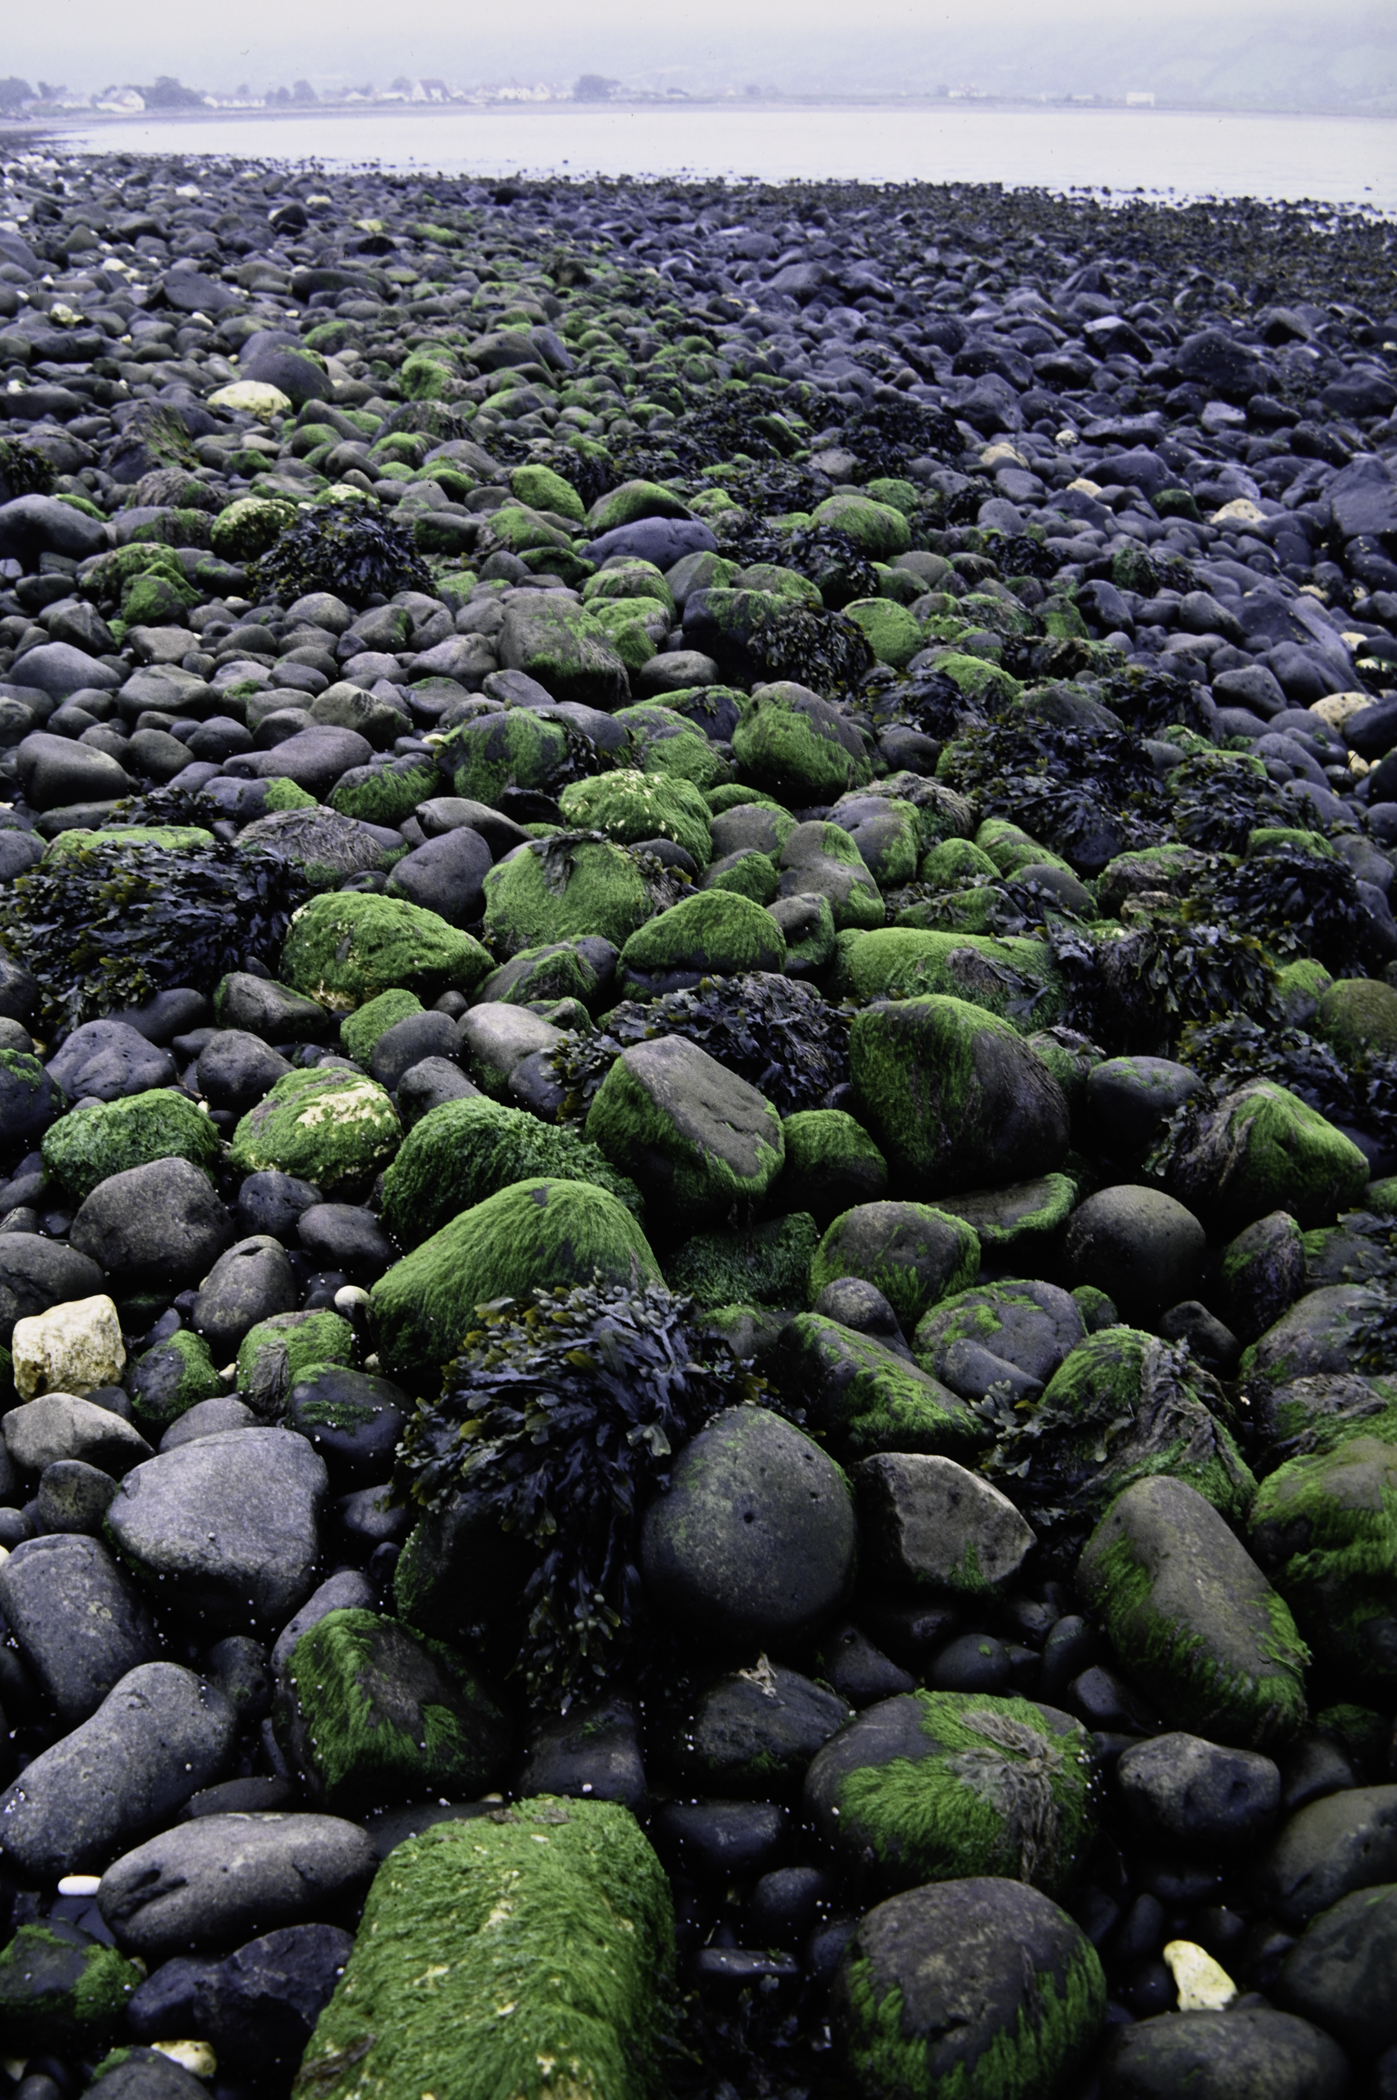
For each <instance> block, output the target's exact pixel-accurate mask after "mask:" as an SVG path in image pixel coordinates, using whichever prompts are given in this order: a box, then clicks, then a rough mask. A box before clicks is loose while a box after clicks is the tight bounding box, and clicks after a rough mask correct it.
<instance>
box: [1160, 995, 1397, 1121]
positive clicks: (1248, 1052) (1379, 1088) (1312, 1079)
mask: <svg viewBox="0 0 1397 2100" xmlns="http://www.w3.org/2000/svg"><path fill="white" fill-rule="evenodd" d="M1179 1053H1180V1056H1181V1057H1182V1058H1183V1060H1184V1062H1185V1063H1186V1064H1188V1065H1189V1067H1190V1068H1191V1069H1192V1070H1193V1071H1195V1072H1197V1073H1198V1075H1199V1076H1200V1078H1202V1079H1205V1080H1207V1081H1208V1083H1209V1085H1210V1086H1212V1087H1214V1088H1215V1089H1216V1091H1217V1092H1218V1093H1219V1094H1228V1093H1231V1092H1232V1091H1233V1090H1234V1089H1235V1088H1237V1087H1240V1086H1245V1085H1248V1084H1250V1083H1251V1081H1253V1080H1257V1079H1270V1080H1273V1081H1274V1082H1275V1084H1276V1085H1277V1086H1283V1087H1284V1088H1285V1089H1286V1091H1287V1092H1288V1093H1291V1094H1294V1095H1295V1097H1296V1099H1297V1100H1298V1101H1303V1102H1304V1103H1305V1106H1306V1107H1307V1108H1312V1109H1314V1110H1315V1111H1316V1112H1317V1113H1318V1114H1319V1115H1321V1116H1323V1117H1324V1118H1325V1120H1326V1121H1327V1122H1330V1123H1334V1124H1336V1125H1337V1126H1338V1127H1339V1128H1340V1129H1344V1130H1360V1131H1362V1132H1363V1134H1364V1135H1365V1136H1366V1137H1369V1138H1371V1139H1372V1140H1373V1142H1374V1143H1375V1144H1379V1145H1381V1146H1382V1148H1383V1150H1384V1151H1397V1057H1381V1056H1378V1055H1376V1054H1375V1053H1374V1052H1373V1051H1371V1050H1359V1051H1355V1052H1353V1053H1352V1054H1350V1055H1341V1054H1340V1053H1339V1051H1337V1050H1336V1049H1335V1048H1334V1047H1333V1046H1332V1045H1331V1044H1329V1043H1324V1042H1321V1041H1319V1039H1318V1038H1317V1037H1315V1036H1312V1035H1308V1034H1306V1032H1305V1030H1304V1029H1303V1028H1276V1027H1272V1026H1266V1027H1263V1026H1261V1025H1260V1024H1259V1023H1258V1022H1256V1021H1253V1020H1250V1019H1248V1018H1247V1016H1246V1015H1245V1014H1232V1015H1230V1016H1229V1017H1228V1018H1227V1019H1225V1020H1217V1021H1214V1022H1212V1023H1211V1024H1210V1025H1208V1026H1195V1027H1191V1028H1186V1029H1185V1031H1184V1033H1183V1037H1182V1039H1181V1042H1180V1045H1179Z"/></svg>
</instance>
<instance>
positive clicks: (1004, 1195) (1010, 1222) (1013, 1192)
mask: <svg viewBox="0 0 1397 2100" xmlns="http://www.w3.org/2000/svg"><path fill="white" fill-rule="evenodd" d="M1050 1069H1051V1068H1050ZM1056 1076H1057V1075H1056V1073H1054V1077H1056ZM1060 1083H1061V1082H1059V1084H1060ZM1065 1091H1066V1089H1064V1092H1065ZM1076 1201H1077V1184H1076V1182H1075V1181H1074V1180H1073V1179H1072V1177H1071V1176H1070V1175H1069V1174H1036V1175H1034V1177H1033V1179H1032V1180H1031V1181H1012V1182H1009V1183H1008V1184H1007V1185H1006V1186H1005V1187H1004V1188H998V1189H960V1190H958V1191H957V1192H956V1194H955V1195H954V1196H943V1197H941V1198H940V1206H941V1208H942V1210H945V1211H949V1212H950V1214H951V1216H952V1217H953V1218H964V1220H965V1222H966V1224H967V1225H973V1226H974V1228H975V1230H976V1232H977V1233H978V1234H979V1238H980V1245H981V1247H982V1248H993V1250H994V1252H995V1253H996V1254H997V1255H999V1254H1003V1253H1004V1252H1005V1251H1006V1250H1007V1249H1008V1248H1010V1247H1017V1248H1018V1249H1019V1253H1018V1254H1016V1256H1015V1257H1014V1258H1015V1260H1016V1261H1019V1262H1022V1263H1023V1264H1024V1265H1025V1266H1027V1265H1028V1263H1029V1262H1030V1261H1031V1260H1032V1259H1033V1258H1034V1257H1035V1256H1037V1257H1038V1258H1040V1259H1042V1260H1045V1261H1046V1260H1049V1259H1051V1256H1052V1253H1053V1251H1054V1244H1055V1242H1056V1240H1057V1237H1058V1235H1059V1234H1060V1232H1061V1230H1062V1227H1063V1226H1064V1225H1065V1224H1066V1223H1067V1220H1068V1218H1069V1217H1070V1216H1071V1214H1072V1208H1073V1205H1074V1204H1075V1203H1076Z"/></svg>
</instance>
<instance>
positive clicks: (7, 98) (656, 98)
mask: <svg viewBox="0 0 1397 2100" xmlns="http://www.w3.org/2000/svg"><path fill="white" fill-rule="evenodd" d="M787 99H791V98H788V97H786V96H783V95H781V94H780V92H779V91H778V90H777V89H776V88H774V87H769V86H761V85H758V84H755V83H752V84H747V85H742V86H728V87H720V88H716V89H710V90H705V91H704V92H703V93H702V94H696V93H691V91H690V90H689V89H687V88H682V87H674V86H655V85H637V84H635V83H633V82H629V81H626V82H623V81H619V80H611V79H608V78H607V77H606V76H605V75H603V74H600V73H584V74H582V75H581V77H580V78H579V79H577V80H574V81H570V82H568V81H557V80H533V81H520V80H505V81H492V82H485V83H480V82H476V83H472V84H470V85H463V84H462V83H460V82H458V81H452V80H442V79H437V78H423V79H420V80H409V79H408V78H407V77H406V75H400V76H399V77H398V78H397V79H396V80H394V81H392V82H390V84H389V85H388V86H387V87H382V88H381V87H376V86H374V84H373V83H372V82H371V81H366V82H364V83H362V84H361V85H358V86H354V85H350V84H348V83H345V82H338V81H333V80H332V81H329V82H322V83H321V84H320V85H318V86H317V85H315V84H313V83H312V82H311V81H309V80H297V81H294V82H293V83H292V84H291V86H290V87H286V86H281V87H269V88H253V87H250V86H248V85H247V84H246V83H244V84H243V85H242V86H240V87H235V88H232V89H231V90H227V91H220V90H215V89H208V90H205V89H202V88H193V87H186V86H185V84H184V83H183V81H181V80H177V79H175V78H173V77H172V76H171V75H169V74H163V75H161V77H160V78H159V79H157V80H155V81H153V82H151V83H150V85H148V86H133V85H131V84H130V83H127V84H125V85H122V86H110V87H105V88H102V89H100V90H99V91H98V92H96V93H92V94H88V93H82V92H79V91H77V90H74V89H70V88H67V87H63V86H55V85H54V84H52V83H51V82H49V81H46V80H40V81H37V82H35V83H33V84H31V83H30V82H29V81H27V80H21V79H19V78H18V77H16V76H11V77H10V78H9V79H0V116H8V117H25V118H36V117H58V116H73V115H78V114H83V113H90V114H95V115H101V116H111V117H132V116H139V115H141V114H142V112H144V111H146V110H151V111H155V112H158V113H159V114H161V115H179V114H181V113H188V114H190V115H196V114H199V113H210V114H215V113H218V114H228V113H233V112H236V111H248V112H253V111H256V112H261V113H264V114H265V113H266V112H267V111H277V110H288V111H290V110H305V109H311V108H315V109H325V110H354V109H385V108H394V107H398V108H404V107H407V108H418V109H422V108H429V107H431V106H433V105H438V106H440V105H444V104H448V103H450V104H457V105H466V106H471V107H475V108H484V107H489V106H490V105H493V104H509V103H521V102H522V103H549V102H574V103H582V104H595V103H602V102H609V101H613V100H615V101H623V102H625V103H627V104H634V103H643V102H651V103H675V102H689V101H704V102H714V101H733V102H741V101H753V100H760V101H783V100H787ZM795 99H802V98H795ZM820 99H821V100H827V99H829V98H827V97H821V98H820ZM839 99H841V100H842V99H877V100H879V101H883V100H886V99H887V98H886V96H881V95H880V96H878V97H876V98H854V97H840V98H839ZM908 99H914V100H918V101H949V102H984V101H990V100H997V99H999V98H998V97H996V96H995V95H994V94H993V93H992V91H990V90H987V89H983V88H979V87H976V86H975V85H973V84H971V83H968V82H967V83H962V84H960V85H957V86H949V85H948V86H942V87H937V88H933V89H930V90H927V91H925V92H924V93H923V94H920V95H917V96H915V97H911V98H908ZM1014 99H1015V100H1025V99H1027V100H1031V101H1034V102H1040V103H1045V104H1088V105H1097V106H1100V107H1110V106H1115V107H1122V106H1124V107H1126V108H1153V107H1154V103H1155V97H1154V95H1153V94H1151V93H1147V92H1144V91H1135V92H1131V93H1127V94H1124V95H1116V96H1106V95H1062V96H1055V95H1037V96H1032V97H1026V98H1025V97H1015V98H1014Z"/></svg>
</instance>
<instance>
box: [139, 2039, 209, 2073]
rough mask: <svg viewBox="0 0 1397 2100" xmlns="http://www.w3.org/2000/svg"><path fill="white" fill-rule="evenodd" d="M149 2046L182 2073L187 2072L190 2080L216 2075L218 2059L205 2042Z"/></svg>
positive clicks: (152, 2044) (153, 2044)
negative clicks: (167, 2058) (177, 2066)
mask: <svg viewBox="0 0 1397 2100" xmlns="http://www.w3.org/2000/svg"><path fill="white" fill-rule="evenodd" d="M150 2046H151V2048H152V2049H155V2050H157V2051H158V2052H159V2054H160V2055H161V2056H168V2057H169V2059H170V2062H171V2063H172V2064H178V2065H179V2067H180V2069H181V2070H182V2071H188V2073H189V2075H190V2077H191V2078H213V2077H215V2076H216V2075H217V2072H218V2058H217V2057H216V2056H215V2055H214V2053H213V2050H212V2049H211V2048H210V2046H209V2044H208V2043H207V2042H183V2041H181V2042H152V2043H151V2045H150Z"/></svg>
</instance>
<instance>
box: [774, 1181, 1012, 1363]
mask: <svg viewBox="0 0 1397 2100" xmlns="http://www.w3.org/2000/svg"><path fill="white" fill-rule="evenodd" d="M979 1270H980V1242H979V1240H978V1239H977V1238H976V1236H975V1234H974V1232H973V1231H972V1229H971V1228H970V1226H968V1225H967V1224H965V1222H964V1221H963V1220H962V1219H960V1218H952V1217H950V1216H948V1215H947V1213H946V1212H945V1211H939V1210H933V1209H932V1208H931V1206H930V1205H929V1204H926V1203H861V1204H859V1205H858V1206H857V1208H855V1209H853V1210H847V1211H845V1213H844V1215H843V1216H842V1217H839V1218H836V1219H835V1220H834V1222H833V1224H832V1225H831V1226H830V1227H829V1230H828V1231H827V1232H826V1233H825V1236H824V1238H823V1239H822V1240H821V1241H820V1244H819V1246H818V1247H817V1248H816V1250H815V1255H814V1258H813V1260H812V1261H811V1264H810V1295H811V1297H812V1298H818V1297H819V1295H820V1292H821V1291H822V1290H823V1289H824V1288H825V1286H826V1284H829V1283H833V1282H834V1281H835V1280H836V1279H837V1278H838V1277H841V1276H857V1277H861V1278H862V1279H863V1280H864V1281H865V1282H867V1283H871V1284H874V1285H876V1287H877V1288H878V1289H879V1290H880V1291H881V1292H882V1294H883V1296H884V1297H885V1298H886V1299H887V1301H888V1303H889V1305H891V1307H892V1309H893V1311H894V1312H895V1313H896V1314H897V1316H898V1319H899V1320H900V1321H901V1322H902V1324H903V1326H904V1327H905V1328H906V1329H907V1330H908V1331H909V1332H910V1331H911V1330H912V1329H913V1328H914V1327H915V1326H916V1324H917V1322H918V1321H919V1320H920V1319H921V1317H922V1315H923V1313H925V1312H926V1311H927V1310H928V1309H929V1308H930V1307H931V1306H933V1305H935V1304H937V1303H938V1302H939V1301H940V1300H941V1299H942V1298H944V1297H946V1296H947V1295H948V1294H949V1293H950V1292H952V1291H962V1290H965V1289H966V1288H967V1287H968V1285H970V1284H972V1283H973V1282H974V1280H975V1278H976V1276H977V1275H978V1274H979Z"/></svg>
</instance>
